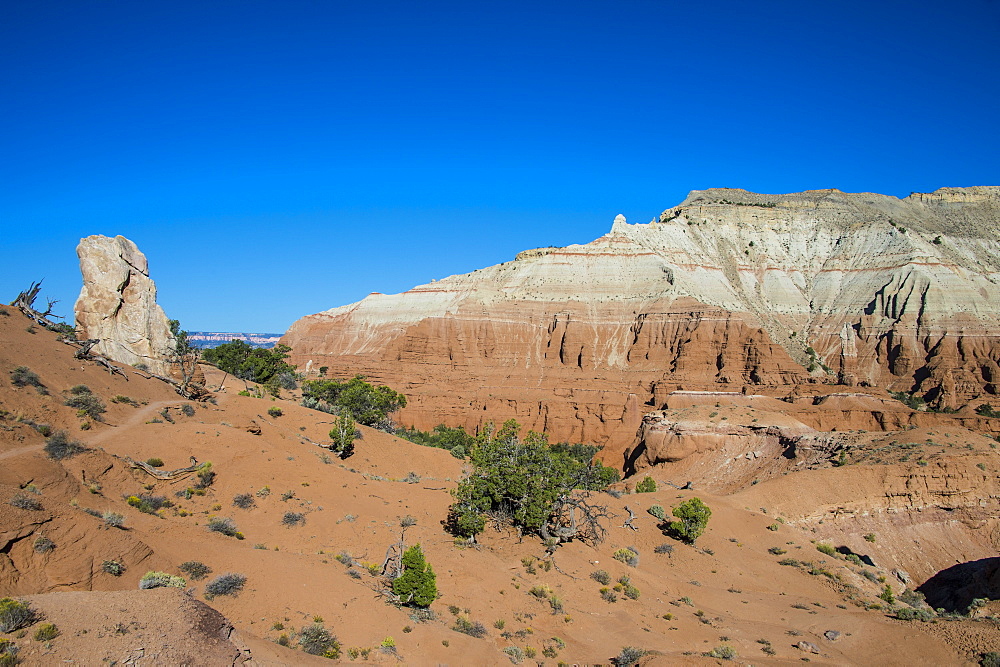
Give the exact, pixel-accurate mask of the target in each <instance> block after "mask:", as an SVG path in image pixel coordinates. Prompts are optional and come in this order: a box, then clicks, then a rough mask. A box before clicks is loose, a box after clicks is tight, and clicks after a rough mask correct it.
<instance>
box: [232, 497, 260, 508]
mask: <svg viewBox="0 0 1000 667" xmlns="http://www.w3.org/2000/svg"><path fill="white" fill-rule="evenodd" d="M233 505H235V506H236V507H239V508H240V509H243V510H250V509H253V508H254V507H256V505H257V501H256V500H254V497H253V494H252V493H238V494H236V495H235V496H233Z"/></svg>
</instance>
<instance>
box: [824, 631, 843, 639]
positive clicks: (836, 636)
mask: <svg viewBox="0 0 1000 667" xmlns="http://www.w3.org/2000/svg"><path fill="white" fill-rule="evenodd" d="M823 636H824V637H826V638H827V639H828V640H830V641H832V642H835V641H837V640H838V639H840V631H839V630H827V631H826V632H824V633H823Z"/></svg>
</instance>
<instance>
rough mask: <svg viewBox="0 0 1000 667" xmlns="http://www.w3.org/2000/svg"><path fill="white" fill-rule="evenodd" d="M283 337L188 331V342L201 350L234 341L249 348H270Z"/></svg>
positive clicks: (278, 334) (274, 334) (270, 334)
mask: <svg viewBox="0 0 1000 667" xmlns="http://www.w3.org/2000/svg"><path fill="white" fill-rule="evenodd" d="M283 335H284V334H280V333H243V332H221V331H189V332H188V342H189V343H190V344H191V345H192V346H193V347H197V348H201V349H205V348H207V347H216V346H218V345H222V344H223V343H228V342H230V341H234V340H241V341H243V342H244V343H246V344H247V345H250V346H251V347H262V348H271V347H274V346H275V345H277V344H278V341H279V340H280V339H281V337H282V336H283Z"/></svg>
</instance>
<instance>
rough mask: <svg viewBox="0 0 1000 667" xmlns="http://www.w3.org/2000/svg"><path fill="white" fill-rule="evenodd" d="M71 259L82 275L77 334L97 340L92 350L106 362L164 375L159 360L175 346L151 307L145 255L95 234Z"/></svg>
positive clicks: (153, 295) (123, 242) (154, 306)
mask: <svg viewBox="0 0 1000 667" xmlns="http://www.w3.org/2000/svg"><path fill="white" fill-rule="evenodd" d="M76 254H77V256H78V257H79V258H80V271H81V272H82V273H83V289H82V290H81V291H80V296H79V298H77V300H76V305H75V306H74V311H75V316H76V326H77V328H78V329H79V331H80V335H81V336H82V337H84V338H99V339H100V340H101V342H100V343H99V344H98V345H97V346H96V347H95V348H94V349H95V351H97V352H99V353H100V354H103V355H104V356H106V357H108V358H109V359H114V360H115V361H119V362H122V363H125V364H130V365H137V364H144V365H145V366H146V368H148V369H149V370H150V371H152V372H154V373H157V374H159V375H168V374H169V373H170V368H169V365H168V364H167V362H166V361H165V360H164V357H165V355H166V354H167V353H168V351H171V350H173V349H174V347H175V344H176V341H175V339H174V337H173V335H172V334H171V333H170V325H169V323H168V322H167V316H166V315H165V314H164V313H163V309H162V308H160V306H158V305H157V304H156V285H155V284H153V281H152V280H151V279H150V277H149V266H148V264H147V262H146V256H145V255H143V254H142V252H140V251H139V248H138V247H136V245H135V244H134V243H132V241H130V240H128V239H127V238H125V237H124V236H116V237H114V238H110V237H107V236H99V235H94V236H88V237H87V238H84V239H80V244H79V245H78V246H77V248H76Z"/></svg>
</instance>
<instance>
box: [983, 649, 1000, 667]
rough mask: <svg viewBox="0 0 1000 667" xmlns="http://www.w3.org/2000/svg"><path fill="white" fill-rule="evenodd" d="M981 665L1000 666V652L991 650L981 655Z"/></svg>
mask: <svg viewBox="0 0 1000 667" xmlns="http://www.w3.org/2000/svg"><path fill="white" fill-rule="evenodd" d="M979 664H980V667H1000V652H998V651H989V652H987V653H983V654H982V655H980V656H979Z"/></svg>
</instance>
